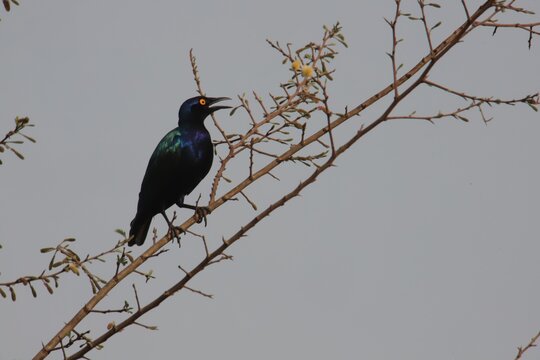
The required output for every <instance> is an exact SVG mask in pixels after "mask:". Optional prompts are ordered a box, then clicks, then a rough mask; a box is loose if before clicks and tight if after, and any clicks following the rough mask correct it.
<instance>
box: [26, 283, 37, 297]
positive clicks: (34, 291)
mask: <svg viewBox="0 0 540 360" xmlns="http://www.w3.org/2000/svg"><path fill="white" fill-rule="evenodd" d="M28 285H30V291H32V296H33V297H37V292H36V289H34V287H33V286H32V284H31V283H29V284H28Z"/></svg>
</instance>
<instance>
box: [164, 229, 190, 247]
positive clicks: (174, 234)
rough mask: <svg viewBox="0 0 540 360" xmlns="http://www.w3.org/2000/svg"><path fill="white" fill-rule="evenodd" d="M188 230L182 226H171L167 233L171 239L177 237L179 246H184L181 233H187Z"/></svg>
mask: <svg viewBox="0 0 540 360" xmlns="http://www.w3.org/2000/svg"><path fill="white" fill-rule="evenodd" d="M185 233H186V232H185V231H184V230H183V229H182V228H180V229H177V228H176V227H175V226H169V231H168V232H167V235H168V236H170V237H171V239H173V238H175V239H176V241H177V242H178V247H182V245H181V244H180V235H181V234H185Z"/></svg>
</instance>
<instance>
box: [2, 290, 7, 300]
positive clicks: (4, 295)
mask: <svg viewBox="0 0 540 360" xmlns="http://www.w3.org/2000/svg"><path fill="white" fill-rule="evenodd" d="M0 295H2V297H3V298H4V299H5V298H6V296H7V295H6V292H5V291H4V290H2V288H1V287H0Z"/></svg>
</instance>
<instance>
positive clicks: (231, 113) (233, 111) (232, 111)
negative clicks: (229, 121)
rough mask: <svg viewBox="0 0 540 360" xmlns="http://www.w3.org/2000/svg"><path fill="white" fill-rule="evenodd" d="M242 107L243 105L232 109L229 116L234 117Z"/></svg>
mask: <svg viewBox="0 0 540 360" xmlns="http://www.w3.org/2000/svg"><path fill="white" fill-rule="evenodd" d="M241 107H242V105H240V106H236V107H234V108H232V110H231V111H230V112H229V116H233V115H234V113H235V112H236V110H238V109H239V108H241Z"/></svg>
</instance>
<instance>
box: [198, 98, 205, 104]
mask: <svg viewBox="0 0 540 360" xmlns="http://www.w3.org/2000/svg"><path fill="white" fill-rule="evenodd" d="M199 104H201V105H202V106H204V105H206V99H203V98H201V99H199Z"/></svg>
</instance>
